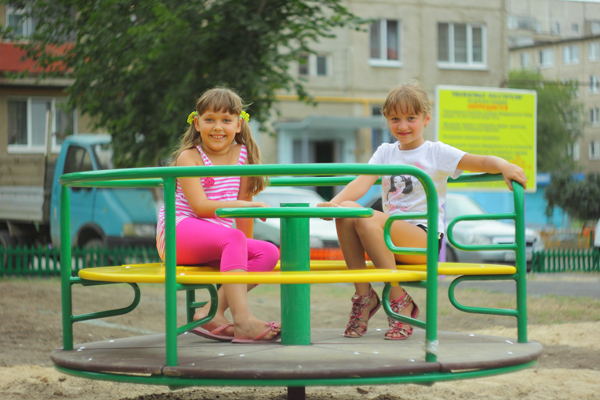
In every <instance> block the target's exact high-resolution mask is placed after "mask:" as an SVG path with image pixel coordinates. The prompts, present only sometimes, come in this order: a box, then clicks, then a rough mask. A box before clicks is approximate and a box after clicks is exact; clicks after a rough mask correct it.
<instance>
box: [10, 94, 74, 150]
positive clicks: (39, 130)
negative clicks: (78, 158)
mask: <svg viewBox="0 0 600 400" xmlns="http://www.w3.org/2000/svg"><path fill="white" fill-rule="evenodd" d="M7 103H8V107H7V110H8V150H9V152H32V153H43V152H45V151H46V131H47V112H48V111H50V113H51V116H52V142H51V145H52V151H58V150H59V149H60V145H61V144H62V143H63V141H64V139H65V137H67V136H69V135H73V134H76V133H77V132H76V129H75V127H76V113H75V111H74V110H72V109H69V108H68V106H67V103H66V102H65V101H64V99H48V98H35V97H30V98H15V99H8V101H7Z"/></svg>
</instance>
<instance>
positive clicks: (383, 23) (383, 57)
mask: <svg viewBox="0 0 600 400" xmlns="http://www.w3.org/2000/svg"><path fill="white" fill-rule="evenodd" d="M376 21H377V22H379V57H378V58H372V57H371V42H370V35H371V32H369V65H370V66H371V67H391V68H400V67H402V21H401V20H399V19H387V18H380V19H378V20H376ZM388 21H395V22H397V23H398V32H396V34H397V35H398V36H397V37H398V49H397V50H398V59H397V60H388V58H387V39H388V38H387V22H388ZM377 22H375V23H377ZM369 29H370V28H369Z"/></svg>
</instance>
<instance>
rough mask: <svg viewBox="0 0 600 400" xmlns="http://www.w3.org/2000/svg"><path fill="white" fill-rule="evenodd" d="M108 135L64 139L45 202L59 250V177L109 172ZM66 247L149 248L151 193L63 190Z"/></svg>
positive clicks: (152, 219)
mask: <svg viewBox="0 0 600 400" xmlns="http://www.w3.org/2000/svg"><path fill="white" fill-rule="evenodd" d="M110 142H111V137H110V136H109V135H100V134H80V135H74V136H70V137H68V138H67V139H66V140H65V141H64V143H63V144H62V149H61V152H60V155H59V157H58V160H57V162H56V169H55V171H54V179H53V183H52V194H51V201H50V235H51V238H52V243H53V244H54V246H56V247H60V191H61V185H60V183H59V179H60V177H61V175H63V174H66V173H71V172H84V171H98V170H104V169H112V168H113V164H112V147H111V144H110ZM69 197H70V203H71V204H70V205H71V244H72V246H74V247H75V246H79V247H87V248H91V247H105V246H106V247H114V246H122V245H123V246H144V247H149V246H150V247H153V246H155V243H156V242H155V235H156V223H157V212H156V206H155V202H154V196H153V195H152V191H151V189H146V188H123V189H121V188H76V187H70V188H69Z"/></svg>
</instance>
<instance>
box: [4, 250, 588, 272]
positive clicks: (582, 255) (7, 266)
mask: <svg viewBox="0 0 600 400" xmlns="http://www.w3.org/2000/svg"><path fill="white" fill-rule="evenodd" d="M336 250H337V251H339V249H311V259H341V258H342V257H341V255H340V256H338V255H337V253H336V254H335V255H336V256H335V257H333V256H332V254H329V253H327V254H321V253H323V252H324V251H329V252H332V251H336ZM313 251H315V253H313ZM71 256H72V258H73V275H77V272H78V271H79V270H80V269H82V268H90V267H102V266H106V265H122V264H142V263H152V262H161V259H160V258H159V257H158V253H157V251H156V249H155V248H153V247H114V248H110V249H109V248H91V249H86V248H83V249H81V248H75V249H73V251H72V254H71ZM531 270H532V271H533V272H537V273H544V272H550V273H551V272H600V250H598V249H592V248H587V249H548V250H543V251H540V252H534V253H533V257H532V260H531ZM59 275H60V252H59V250H58V249H55V248H49V247H45V248H42V247H27V246H23V247H21V246H17V247H15V248H11V247H8V248H3V247H0V276H59Z"/></svg>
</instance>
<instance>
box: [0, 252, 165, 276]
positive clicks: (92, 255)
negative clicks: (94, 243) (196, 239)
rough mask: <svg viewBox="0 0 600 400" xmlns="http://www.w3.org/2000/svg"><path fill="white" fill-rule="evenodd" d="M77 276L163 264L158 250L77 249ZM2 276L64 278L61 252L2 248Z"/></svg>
mask: <svg viewBox="0 0 600 400" xmlns="http://www.w3.org/2000/svg"><path fill="white" fill-rule="evenodd" d="M71 257H72V260H73V262H72V265H73V268H72V270H73V275H77V272H78V271H79V270H80V269H83V268H90V267H101V266H107V265H122V264H142V263H152V262H161V259H160V258H159V256H158V252H157V251H156V248H154V247H114V248H106V247H98V248H78V247H76V248H74V249H73V251H72V252H71ZM0 276H60V251H59V250H58V249H56V248H50V247H28V246H22V247H21V246H17V247H14V248H12V247H7V248H4V247H0Z"/></svg>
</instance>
